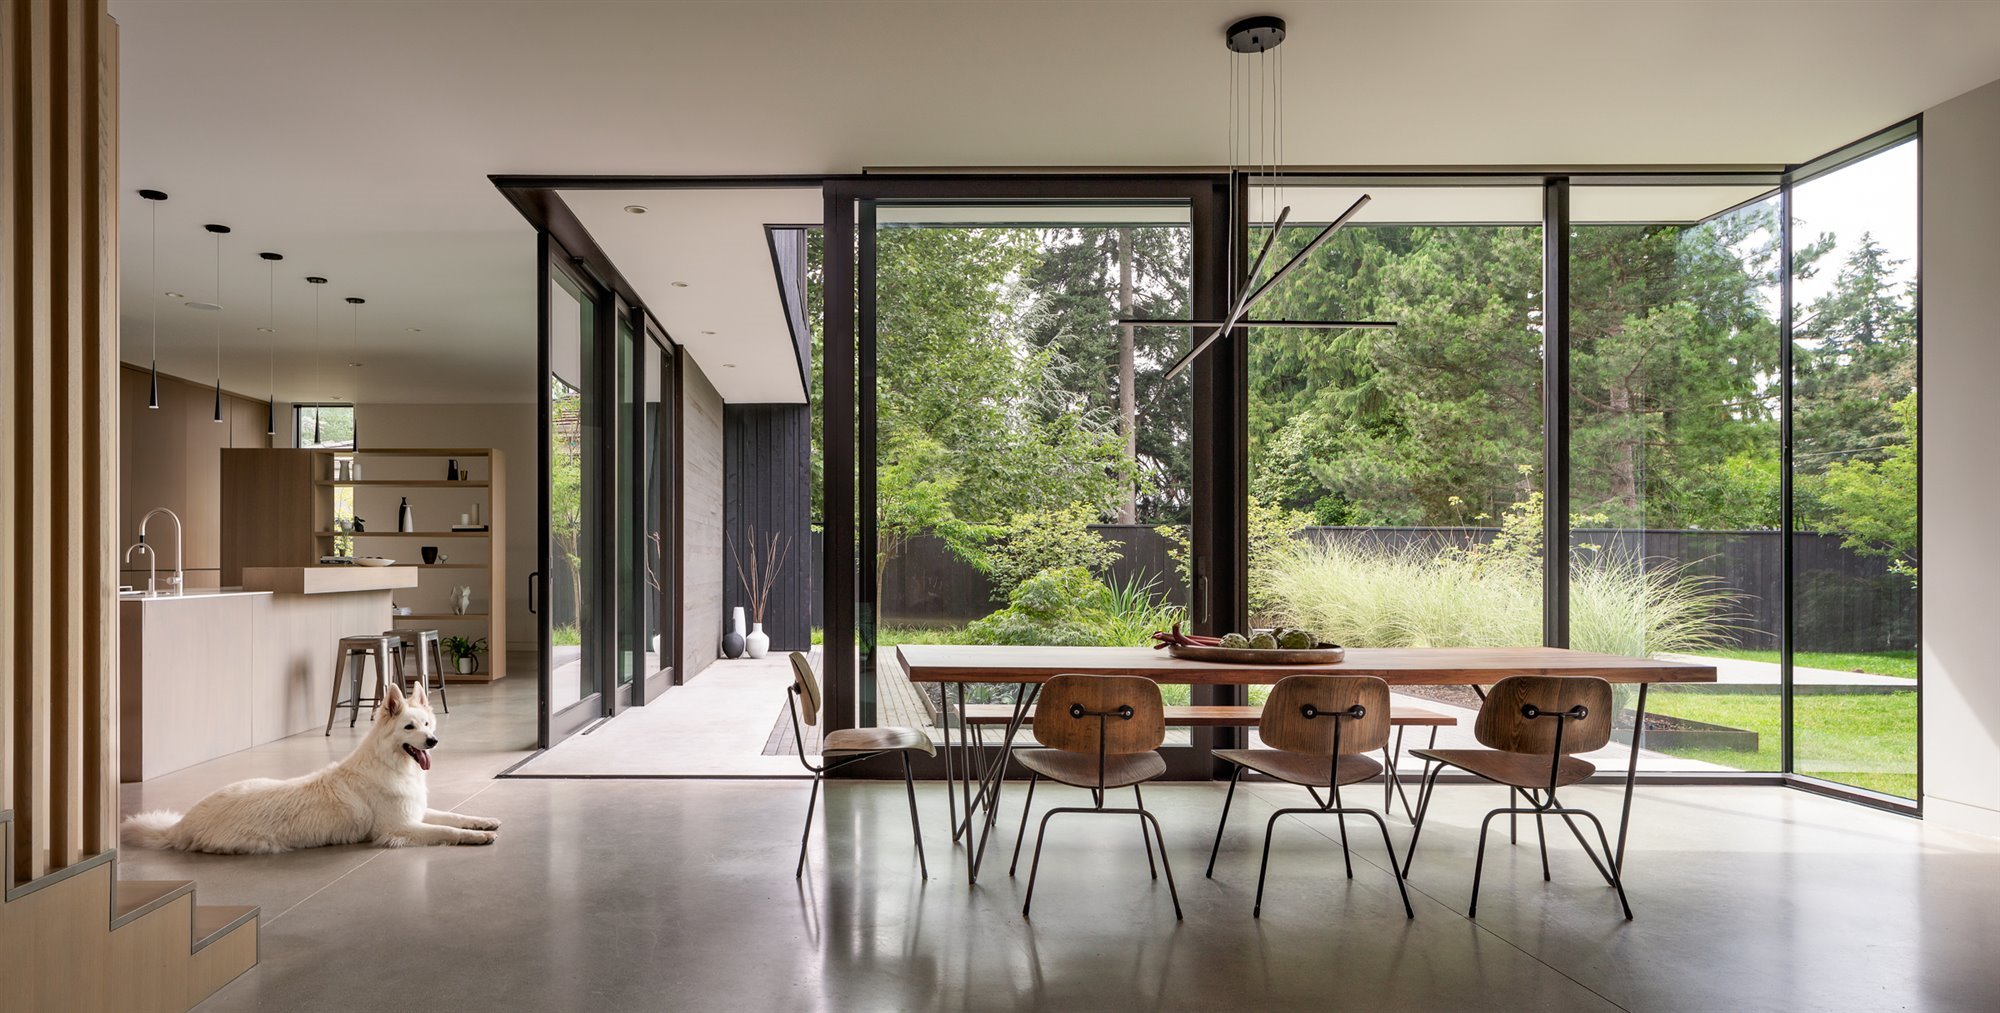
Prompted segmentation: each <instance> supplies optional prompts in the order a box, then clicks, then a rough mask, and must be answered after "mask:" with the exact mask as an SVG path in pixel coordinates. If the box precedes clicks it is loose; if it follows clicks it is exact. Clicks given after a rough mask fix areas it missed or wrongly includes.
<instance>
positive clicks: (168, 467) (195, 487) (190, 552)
mask: <svg viewBox="0 0 2000 1013" xmlns="http://www.w3.org/2000/svg"><path fill="white" fill-rule="evenodd" d="M151 385H152V374H151V372H149V371H148V370H144V369H140V368H139V367H137V366H133V365H130V364H126V365H124V366H123V368H121V369H119V371H118V407H119V426H118V428H119V452H118V479H119V493H118V536H117V537H118V553H119V558H120V560H121V562H120V563H119V564H118V565H119V567H120V570H119V577H118V580H119V583H122V584H130V585H132V586H134V587H138V588H144V587H145V583H146V575H147V571H146V569H145V567H144V566H143V565H140V566H139V567H138V568H137V569H133V568H131V567H129V566H128V565H127V564H126V563H124V562H122V560H123V558H124V553H125V548H126V547H127V546H129V545H131V544H132V543H133V542H134V541H136V540H137V539H138V537H139V518H141V517H144V516H146V513H147V512H148V511H150V510H152V509H153V508H155V507H166V508H167V509H169V510H172V511H173V512H174V514H175V516H177V517H179V518H180V519H181V525H182V528H183V531H182V535H181V546H182V549H181V551H183V552H184V553H186V554H187V558H186V559H185V560H176V559H174V558H173V548H172V546H173V535H172V525H171V524H167V523H164V522H158V521H156V522H154V524H153V527H152V529H151V530H150V531H149V532H148V533H147V537H148V540H149V541H151V542H152V543H153V545H154V547H155V548H157V549H158V550H159V552H160V559H159V564H160V570H161V571H162V572H167V571H171V570H172V569H173V568H174V566H175V565H176V564H179V565H180V566H181V567H182V569H184V570H185V571H186V573H187V582H188V586H189V587H220V586H228V585H233V584H235V583H236V581H235V579H234V578H233V577H230V576H229V575H228V574H226V573H224V572H223V570H224V568H223V565H222V530H223V527H224V524H225V521H224V520H223V516H222V452H223V451H224V450H228V449H238V448H269V447H270V446H271V438H270V437H269V436H267V435H265V433H264V426H265V422H266V412H267V411H268V409H267V407H266V403H265V402H263V401H258V400H255V399H253V398H247V397H242V396H239V395H236V394H231V393H230V392H228V391H226V390H225V391H223V392H222V421H221V422H219V423H218V422H216V421H215V388H214V387H212V386H204V385H202V384H197V383H193V382H190V381H187V380H183V379H180V378H179V377H174V376H168V375H166V374H164V373H163V374H161V375H160V407H158V408H148V407H147V406H146V402H147V395H148V393H149V392H150V389H151ZM133 562H134V563H139V564H143V562H144V560H143V558H135V559H134V560H133Z"/></svg>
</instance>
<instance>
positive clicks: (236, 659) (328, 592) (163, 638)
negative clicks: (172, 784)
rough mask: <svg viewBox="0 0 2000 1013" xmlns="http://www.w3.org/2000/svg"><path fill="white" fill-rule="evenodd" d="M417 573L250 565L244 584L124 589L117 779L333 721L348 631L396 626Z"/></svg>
mask: <svg viewBox="0 0 2000 1013" xmlns="http://www.w3.org/2000/svg"><path fill="white" fill-rule="evenodd" d="M416 570H417V568H416V567H413V566H391V567H379V568H376V567H370V568H361V567H344V566H342V567H334V566H328V567H245V568H244V569H243V584H244V586H243V587H236V588H206V589H199V590H188V591H185V592H184V593H180V594H174V593H163V594H158V595H153V594H148V593H145V592H131V593H126V594H122V595H120V596H119V603H118V628H119V710H120V715H121V721H120V724H119V743H120V750H119V778H120V780H124V781H141V780H145V779H147V778H151V777H158V776H159V775H161V774H164V773H167V772H168V771H173V770H179V769H180V768H182V767H186V766H190V765H192V764H196V763H201V762H203V761H205V760H212V759H214V758H216V757H218V756H223V755H226V754H229V753H233V752H235V751H237V750H239V749H248V748H249V747H251V746H255V745H261V744H263V743H266V742H270V741H273V740H275V739H282V738H284V737H285V736H288V735H296V734H298V733H299V732H303V731H307V730H311V729H316V728H319V727H321V726H322V725H324V724H325V723H326V706H327V700H328V698H329V697H330V696H331V695H332V692H333V676H334V671H333V669H334V652H335V650H336V649H337V647H338V645H339V643H340V638H341V637H344V636H352V635H355V634H364V633H379V632H381V631H383V630H386V629H389V628H390V626H391V624H392V619H391V616H390V608H391V598H392V596H393V595H394V594H395V592H396V590H397V589H400V588H408V587H415V586H416V584H417V572H416ZM371 678H372V676H371Z"/></svg>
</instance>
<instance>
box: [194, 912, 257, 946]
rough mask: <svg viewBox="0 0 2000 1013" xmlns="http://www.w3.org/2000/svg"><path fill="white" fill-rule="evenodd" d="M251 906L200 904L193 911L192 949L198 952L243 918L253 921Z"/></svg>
mask: <svg viewBox="0 0 2000 1013" xmlns="http://www.w3.org/2000/svg"><path fill="white" fill-rule="evenodd" d="M256 915H257V907H256V905H253V904H200V905H197V906H196V907H195V909H194V948H195V949H197V950H199V949H201V948H202V947H204V946H207V945H208V944H209V943H211V942H213V941H215V939H216V938H217V937H219V936H221V935H222V934H223V933H224V932H226V931H227V930H228V929H230V928H231V927H233V926H235V925H236V924H237V923H238V922H241V921H243V920H244V919H245V918H249V919H252V920H254V919H255V918H256Z"/></svg>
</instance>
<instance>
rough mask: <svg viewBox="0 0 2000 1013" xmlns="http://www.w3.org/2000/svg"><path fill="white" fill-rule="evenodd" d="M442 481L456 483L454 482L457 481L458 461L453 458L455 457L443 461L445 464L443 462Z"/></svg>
mask: <svg viewBox="0 0 2000 1013" xmlns="http://www.w3.org/2000/svg"><path fill="white" fill-rule="evenodd" d="M444 480H445V481H447V482H456V481H458V459H457V458H455V457H448V458H446V459H445V462H444Z"/></svg>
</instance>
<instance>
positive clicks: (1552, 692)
mask: <svg viewBox="0 0 2000 1013" xmlns="http://www.w3.org/2000/svg"><path fill="white" fill-rule="evenodd" d="M1611 699H1612V698H1611V684H1610V683H1608V682H1605V681H1604V680H1603V679H1598V678H1594V677H1590V676H1555V675H1516V676H1510V677H1508V678H1505V679H1502V680H1500V681H1499V682H1498V683H1497V684H1495V685H1494V687H1493V689H1492V690H1491V691H1489V692H1488V693H1487V694H1486V702H1485V703H1484V704H1483V705H1481V706H1480V708H1479V719H1478V721H1476V722H1475V723H1474V724H1473V727H1472V732H1473V735H1474V736H1475V737H1476V738H1478V739H1479V743H1480V745H1483V746H1486V747H1487V748H1485V749H1417V750H1412V751H1411V755H1412V756H1419V757H1422V758H1424V759H1425V760H1435V761H1437V763H1438V767H1437V769H1436V770H1433V771H1432V772H1431V773H1430V776H1429V777H1427V778H1426V779H1425V780H1424V789H1423V792H1422V793H1421V794H1420V795H1419V796H1418V797H1417V819H1416V827H1415V829H1414V830H1413V831H1411V834H1410V851H1409V854H1408V855H1407V856H1405V858H1404V859H1403V875H1405V876H1407V875H1409V874H1410V863H1411V862H1412V861H1413V860H1414V859H1415V858H1416V854H1417V839H1418V838H1419V837H1421V836H1422V835H1423V832H1424V814H1425V813H1426V812H1427V811H1428V810H1429V808H1430V800H1431V793H1432V791H1433V790H1434V789H1435V788H1436V787H1437V779H1438V775H1439V774H1441V773H1443V772H1444V769H1445V768H1446V767H1457V768H1458V769H1460V770H1463V771H1466V772H1468V773H1471V774H1476V775H1478V776H1479V777H1482V778H1485V779H1486V780H1488V781H1492V782H1494V783H1495V784H1504V785H1507V786H1508V787H1509V788H1511V789H1514V790H1515V791H1517V792H1519V793H1520V794H1521V795H1522V796H1524V797H1525V798H1526V799H1527V800H1528V803H1529V804H1528V806H1527V807H1525V808H1518V807H1506V808H1501V809H1495V810H1493V811H1492V812H1489V813H1487V814H1486V818H1485V819H1483V820H1480V821H1479V852H1478V854H1479V857H1478V859H1477V860H1476V861H1475V862H1474V863H1473V866H1472V903H1471V904H1470V905H1469V906H1468V907H1467V908H1466V912H1465V913H1466V917H1468V918H1470V917H1476V916H1477V915H1478V912H1479V876H1480V873H1481V872H1482V871H1484V866H1485V864H1486V830H1487V827H1488V825H1489V824H1491V823H1492V822H1493V817H1495V816H1499V815H1501V814H1503V813H1506V814H1512V815H1521V816H1533V817H1535V831H1536V834H1537V835H1538V836H1540V838H1541V848H1542V878H1543V879H1544V880H1546V879H1548V878H1549V842H1548V835H1547V833H1546V831H1545V830H1544V828H1543V826H1542V819H1543V817H1545V816H1560V817H1562V820H1563V822H1564V823H1565V824H1568V826H1569V829H1570V833H1572V834H1574V835H1575V836H1576V840H1577V843H1578V844H1581V845H1583V853H1584V854H1586V855H1589V856H1590V861H1591V864H1593V865H1595V866H1597V871H1598V874H1599V875H1601V876H1603V877H1604V881H1605V882H1607V883H1609V884H1611V887H1612V889H1614V890H1616V891H1617V892H1618V905H1619V906H1620V907H1622V908H1624V909H1625V918H1626V920H1628V921H1629V920H1631V918H1632V905H1631V904H1630V903H1629V902H1627V901H1626V899H1625V883H1624V880H1623V879H1622V878H1621V877H1620V876H1619V874H1618V867H1617V866H1616V865H1614V864H1611V863H1612V858H1611V839H1610V837H1608V836H1607V835H1606V834H1605V833H1604V824H1603V823H1601V822H1599V821H1598V819H1597V816H1596V815H1595V814H1594V813H1592V812H1590V810H1588V809H1573V808H1569V807H1566V806H1563V805H1562V804H1560V803H1559V802H1557V801H1556V789H1557V788H1561V787H1564V786H1566V785H1572V784H1575V783H1577V782H1578V781H1581V780H1583V779H1584V778H1587V777H1589V776H1590V775H1591V774H1592V773H1594V772H1595V771H1596V769H1597V768H1596V767H1595V766H1593V765H1592V764H1591V763H1590V761H1588V760H1581V759H1578V758H1577V757H1575V756H1574V755H1572V754H1574V753H1587V752H1590V751H1591V750H1593V749H1602V748H1604V746H1605V744H1606V743H1609V742H1610V741H1611V715H1612V709H1611V708H1612V704H1611ZM1572 816H1581V817H1583V818H1585V819H1587V820H1589V821H1590V822H1591V825H1592V826H1595V827H1596V828H1597V840H1598V843H1599V844H1600V845H1602V846H1603V848H1604V860H1603V861H1599V860H1598V857H1597V853H1596V852H1594V851H1592V850H1591V848H1590V842H1589V841H1588V840H1586V839H1585V838H1584V836H1583V831H1581V830H1579V829H1577V826H1576V821H1575V820H1573V819H1571V817H1572Z"/></svg>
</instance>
